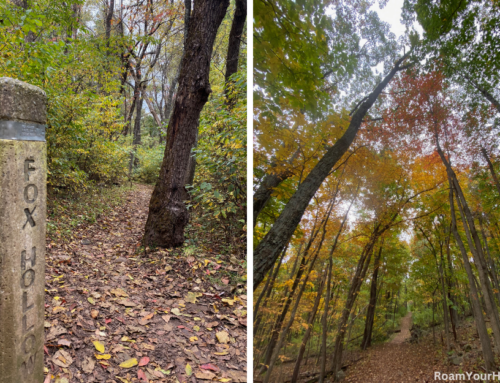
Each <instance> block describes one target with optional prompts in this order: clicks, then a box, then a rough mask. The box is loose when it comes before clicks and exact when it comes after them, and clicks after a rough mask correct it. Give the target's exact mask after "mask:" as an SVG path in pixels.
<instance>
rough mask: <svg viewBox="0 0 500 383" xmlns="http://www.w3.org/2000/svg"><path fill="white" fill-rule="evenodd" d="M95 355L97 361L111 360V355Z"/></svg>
mask: <svg viewBox="0 0 500 383" xmlns="http://www.w3.org/2000/svg"><path fill="white" fill-rule="evenodd" d="M94 355H95V357H96V358H97V359H109V358H111V355H110V354H103V355H98V354H94Z"/></svg>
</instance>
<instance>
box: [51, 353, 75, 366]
mask: <svg viewBox="0 0 500 383" xmlns="http://www.w3.org/2000/svg"><path fill="white" fill-rule="evenodd" d="M52 362H54V364H57V365H58V366H60V367H69V366H70V365H71V363H73V358H71V355H70V354H69V353H68V352H66V351H64V350H62V349H61V350H58V351H57V352H56V353H55V354H54V356H53V357H52Z"/></svg>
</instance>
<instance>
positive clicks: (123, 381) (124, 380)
mask: <svg viewBox="0 0 500 383" xmlns="http://www.w3.org/2000/svg"><path fill="white" fill-rule="evenodd" d="M116 379H120V382H122V383H130V382H129V381H128V380H127V379H125V378H120V377H119V376H117V377H116Z"/></svg>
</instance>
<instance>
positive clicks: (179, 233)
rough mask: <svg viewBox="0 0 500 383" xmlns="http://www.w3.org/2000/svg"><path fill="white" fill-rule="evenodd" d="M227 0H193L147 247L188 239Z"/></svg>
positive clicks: (147, 230) (151, 209)
mask: <svg viewBox="0 0 500 383" xmlns="http://www.w3.org/2000/svg"><path fill="white" fill-rule="evenodd" d="M228 5H229V0H223V1H217V0H195V2H194V10H193V13H192V15H191V17H190V20H189V30H188V35H187V39H186V44H185V52H184V55H183V58H182V65H181V72H180V77H179V89H178V93H177V97H176V99H175V106H174V111H173V113H172V117H171V118H170V121H169V124H168V131H167V144H166V146H165V156H164V158H163V162H162V166H161V169H160V177H159V179H158V182H157V184H156V186H155V189H154V191H153V195H152V196H151V201H150V203H149V215H148V220H147V222H146V227H145V233H144V238H143V244H144V246H160V247H167V248H168V247H178V246H181V245H182V244H183V243H184V228H185V226H186V224H187V223H188V219H189V214H188V211H187V208H186V206H185V204H184V201H185V200H186V197H187V191H186V188H185V180H186V172H187V170H188V162H189V157H190V155H191V149H192V147H193V145H194V144H195V140H196V132H197V130H198V124H199V119H200V113H201V110H202V108H203V106H204V105H205V103H206V102H207V100H208V96H209V95H210V93H211V91H212V90H211V89H210V83H209V73H210V60H211V57H212V50H213V45H214V41H215V37H216V35H217V30H218V29H219V26H220V24H221V22H222V19H223V18H224V15H225V14H226V10H227V7H228Z"/></svg>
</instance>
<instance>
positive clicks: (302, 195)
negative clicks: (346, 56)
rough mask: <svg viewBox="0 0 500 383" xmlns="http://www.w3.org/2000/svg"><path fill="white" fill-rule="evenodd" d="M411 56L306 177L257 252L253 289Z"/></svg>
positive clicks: (397, 66) (362, 107)
mask: <svg viewBox="0 0 500 383" xmlns="http://www.w3.org/2000/svg"><path fill="white" fill-rule="evenodd" d="M408 55H409V53H408V54H406V55H404V56H403V57H402V58H400V59H399V60H398V61H397V62H396V63H395V65H394V68H393V69H392V70H391V71H390V72H389V74H388V75H387V76H386V77H385V78H384V79H383V80H382V82H381V83H380V84H378V85H377V86H376V87H375V89H374V90H373V92H371V93H370V94H369V95H368V96H367V97H366V98H365V99H364V101H363V102H362V103H360V105H359V107H358V108H357V110H356V112H354V114H353V116H352V119H351V122H350V124H349V127H348V128H347V130H346V131H345V132H344V134H343V136H342V137H341V138H339V139H338V140H337V142H336V143H335V144H334V145H333V146H332V147H331V148H330V149H329V150H328V151H327V152H326V154H325V155H324V156H323V157H322V158H321V159H320V160H319V162H318V163H317V164H316V166H315V167H314V168H313V169H312V170H311V172H310V173H309V174H308V175H307V177H306V178H305V180H304V182H303V183H302V184H300V186H299V187H298V189H297V191H296V192H295V193H294V195H293V196H292V198H290V200H289V201H288V203H287V204H286V206H285V208H284V209H283V211H282V213H281V214H280V216H279V217H278V219H277V220H276V222H275V223H274V225H273V227H272V228H271V230H269V232H268V233H267V234H266V236H265V237H264V238H263V239H262V241H261V242H260V243H259V245H258V246H257V247H256V248H255V251H254V286H253V287H254V290H255V289H256V288H257V287H258V286H259V284H260V283H261V282H262V280H263V279H264V276H265V275H266V274H267V271H269V269H270V268H271V266H272V265H273V263H274V262H276V259H277V258H278V256H279V254H280V251H281V249H283V247H284V245H285V244H286V243H288V241H289V240H290V238H291V237H292V235H293V233H294V232H295V229H296V228H297V225H298V224H299V223H300V221H301V219H302V215H303V214H304V212H305V210H306V208H307V206H309V202H310V200H311V198H312V197H313V196H314V194H316V192H317V190H318V189H319V187H320V186H321V184H322V183H323V181H324V180H325V178H326V177H327V176H328V174H330V171H331V170H332V168H333V167H334V166H335V164H336V163H337V161H339V160H340V159H341V158H342V156H343V155H344V154H345V152H347V150H348V149H349V146H351V144H352V142H353V141H354V139H355V138H356V135H357V133H358V129H359V127H360V126H361V122H362V121H363V118H364V117H365V115H366V113H367V112H368V110H369V109H370V108H371V107H372V105H373V104H374V103H375V101H376V100H377V98H378V96H379V95H380V93H381V92H382V91H383V90H384V88H385V87H386V85H387V84H388V83H389V81H391V79H392V78H393V77H394V75H395V74H396V73H397V72H399V71H400V70H403V69H404V68H405V66H401V64H402V62H403V61H404V60H405V59H406V58H407V57H408Z"/></svg>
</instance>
